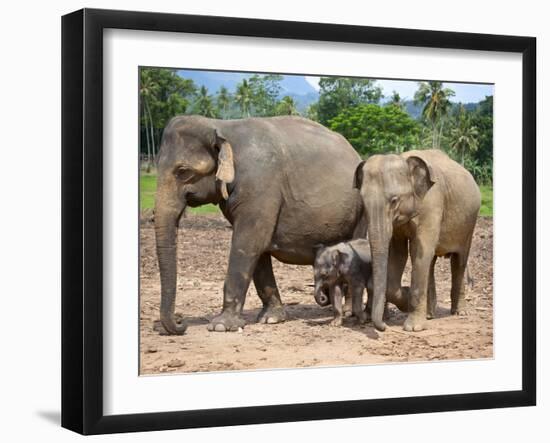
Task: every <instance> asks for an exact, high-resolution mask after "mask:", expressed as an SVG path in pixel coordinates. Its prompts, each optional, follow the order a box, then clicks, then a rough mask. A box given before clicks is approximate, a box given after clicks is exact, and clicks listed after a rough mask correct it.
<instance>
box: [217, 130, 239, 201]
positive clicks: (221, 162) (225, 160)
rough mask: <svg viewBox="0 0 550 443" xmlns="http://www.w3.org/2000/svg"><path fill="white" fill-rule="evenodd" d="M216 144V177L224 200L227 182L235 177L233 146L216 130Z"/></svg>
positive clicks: (227, 195)
mask: <svg viewBox="0 0 550 443" xmlns="http://www.w3.org/2000/svg"><path fill="white" fill-rule="evenodd" d="M216 146H217V147H218V150H219V151H218V170H217V171H216V178H217V179H218V180H219V181H220V185H221V193H222V196H223V198H224V199H225V200H227V199H228V198H229V194H228V193H227V184H228V183H232V182H233V180H234V179H235V165H234V164H233V148H231V145H230V144H229V142H228V141H227V140H226V139H225V138H223V137H222V136H221V135H220V134H218V132H216Z"/></svg>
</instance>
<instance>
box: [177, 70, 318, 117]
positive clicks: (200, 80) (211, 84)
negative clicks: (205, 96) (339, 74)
mask: <svg viewBox="0 0 550 443" xmlns="http://www.w3.org/2000/svg"><path fill="white" fill-rule="evenodd" d="M178 75H179V76H180V77H183V78H187V79H191V80H193V81H194V82H195V84H196V85H197V86H199V87H200V86H204V87H206V89H208V92H209V93H210V94H215V93H216V92H218V91H219V89H220V87H222V86H225V87H226V88H227V89H228V90H229V92H231V93H233V92H235V90H236V89H237V85H238V84H239V83H240V82H242V81H243V79H245V78H250V77H252V75H253V74H244V73H239V72H222V71H191V70H179V71H178ZM279 84H280V86H281V93H280V94H279V95H280V98H282V97H284V96H285V95H289V96H290V97H292V98H293V99H294V101H295V102H296V106H297V108H298V111H300V112H304V111H305V110H306V109H307V108H308V106H309V105H310V104H312V103H314V102H316V101H317V99H318V98H319V93H318V92H317V91H316V90H315V88H314V87H313V86H311V85H310V84H309V83H308V81H307V80H306V79H305V77H304V76H303V75H284V76H283V80H282V81H281V82H280V83H279Z"/></svg>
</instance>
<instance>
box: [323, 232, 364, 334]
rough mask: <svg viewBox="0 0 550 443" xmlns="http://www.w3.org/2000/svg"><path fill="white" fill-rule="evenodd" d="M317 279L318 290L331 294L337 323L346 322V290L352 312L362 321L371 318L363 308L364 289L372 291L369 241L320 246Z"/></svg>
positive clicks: (334, 324) (336, 324)
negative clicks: (344, 304)
mask: <svg viewBox="0 0 550 443" xmlns="http://www.w3.org/2000/svg"><path fill="white" fill-rule="evenodd" d="M314 278H315V289H316V292H317V290H319V291H320V290H322V289H324V290H325V291H327V292H328V293H329V296H330V302H331V303H332V307H333V309H334V320H333V321H332V322H331V324H332V325H333V326H341V325H342V318H343V315H344V312H343V309H342V296H343V294H344V293H346V302H347V301H348V299H350V300H351V305H352V312H353V314H354V315H355V317H356V318H357V319H358V321H359V323H365V322H366V321H367V314H366V312H365V311H364V310H363V292H364V291H365V288H367V293H368V294H371V293H372V265H371V255H370V246H369V242H368V241H367V240H365V239H356V240H352V241H349V242H341V243H338V244H336V245H334V246H328V247H321V248H319V249H318V250H317V254H316V256H315V264H314ZM344 288H346V289H344ZM346 291H347V292H346ZM348 293H351V297H348Z"/></svg>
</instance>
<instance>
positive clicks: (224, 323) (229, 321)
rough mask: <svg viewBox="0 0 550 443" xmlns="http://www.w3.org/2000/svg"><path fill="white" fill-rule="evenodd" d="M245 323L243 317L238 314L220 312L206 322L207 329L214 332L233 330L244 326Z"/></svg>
mask: <svg viewBox="0 0 550 443" xmlns="http://www.w3.org/2000/svg"><path fill="white" fill-rule="evenodd" d="M245 324H246V322H245V321H244V319H243V318H241V317H239V316H238V315H235V314H228V313H226V312H222V313H221V314H220V315H218V316H217V317H214V318H213V319H212V321H211V322H210V323H209V324H208V330H209V331H215V332H235V331H238V330H239V328H241V329H242V328H244V325H245Z"/></svg>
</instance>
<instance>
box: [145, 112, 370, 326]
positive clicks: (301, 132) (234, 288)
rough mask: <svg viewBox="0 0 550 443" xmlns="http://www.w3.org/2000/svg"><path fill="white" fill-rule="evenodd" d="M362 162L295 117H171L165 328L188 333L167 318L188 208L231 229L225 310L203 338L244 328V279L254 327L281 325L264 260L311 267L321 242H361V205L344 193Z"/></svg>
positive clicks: (161, 194)
mask: <svg viewBox="0 0 550 443" xmlns="http://www.w3.org/2000/svg"><path fill="white" fill-rule="evenodd" d="M359 162H360V158H359V156H358V155H357V153H356V152H355V150H354V149H353V148H352V146H351V145H350V144H349V143H348V142H347V141H346V140H345V139H344V138H343V137H342V136H340V135H339V134H336V133H335V132H332V131H330V130H328V129H327V128H325V127H323V126H322V125H320V124H318V123H315V122H312V121H310V120H307V119H304V118H300V117H290V116H287V117H270V118H249V119H243V120H216V119H209V118H204V117H198V116H178V117H175V118H173V119H172V120H171V121H170V122H169V123H168V125H167V126H166V128H165V130H164V135H163V138H162V143H161V148H160V152H159V157H158V188H157V195H156V204H155V233H156V243H157V255H158V261H159V268H160V278H161V293H162V294H161V307H160V318H161V322H162V324H163V326H164V328H165V329H166V330H167V331H168V332H169V333H171V334H182V333H183V332H184V331H185V329H186V324H185V322H184V321H178V320H176V318H175V315H174V309H175V299H176V280H177V275H176V274H177V272H176V266H177V265H176V255H177V250H176V243H177V230H178V222H179V219H180V217H181V215H182V213H183V211H184V209H185V207H186V206H190V207H196V206H200V205H203V204H206V203H213V204H218V205H219V206H220V208H221V211H222V213H223V214H224V216H225V218H226V219H227V220H228V221H229V222H230V223H231V225H232V226H233V236H232V240H231V250H230V254H229V266H228V271H227V275H226V279H225V284H224V288H223V310H222V312H221V314H219V315H218V316H216V317H215V318H214V319H212V321H211V322H210V324H209V325H208V329H209V330H211V331H235V330H238V328H240V327H244V325H245V321H244V319H243V318H242V317H241V311H242V308H243V305H244V302H245V296H246V292H247V290H248V286H249V284H250V280H251V279H253V281H254V285H255V287H256V290H257V292H258V295H259V296H260V298H261V300H262V303H263V309H262V310H261V312H260V314H259V316H258V321H259V322H263V323H277V322H281V321H284V320H285V318H286V314H285V311H284V308H283V305H282V303H281V298H280V295H279V291H278V289H277V285H276V283H275V277H274V275H273V270H272V265H271V257H275V258H277V259H278V260H280V261H282V262H284V263H291V264H298V265H312V264H313V262H314V259H315V247H316V245H318V244H319V243H324V244H331V243H336V242H338V241H342V240H346V239H351V238H353V237H354V236H357V235H362V234H361V232H360V231H365V229H364V228H363V227H362V225H363V221H362V220H363V217H362V203H361V199H360V196H359V192H358V191H357V190H356V189H353V188H352V186H351V184H352V183H353V174H354V171H355V168H356V166H357V164H359ZM212 240H213V241H216V240H215V239H212Z"/></svg>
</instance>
